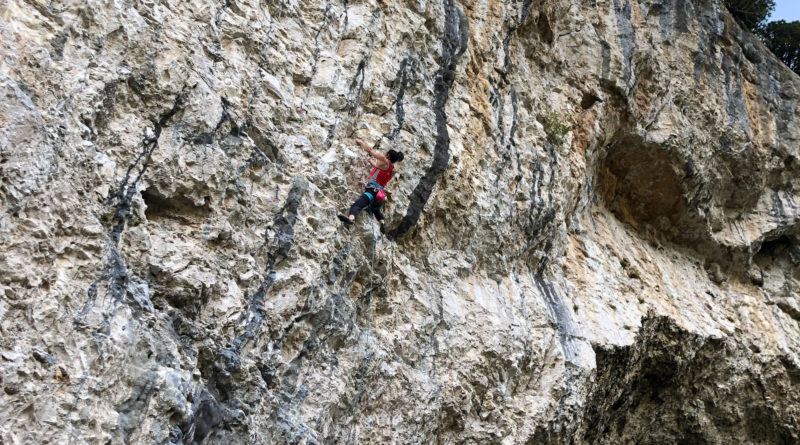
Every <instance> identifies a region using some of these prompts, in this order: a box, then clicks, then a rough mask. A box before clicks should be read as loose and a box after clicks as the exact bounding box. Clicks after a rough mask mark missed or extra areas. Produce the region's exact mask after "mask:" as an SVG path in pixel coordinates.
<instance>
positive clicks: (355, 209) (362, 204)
mask: <svg viewBox="0 0 800 445" xmlns="http://www.w3.org/2000/svg"><path fill="white" fill-rule="evenodd" d="M369 201H370V199H369V196H367V195H366V193H365V194H363V195H361V196H360V197H359V198H358V199H357V200H356V202H354V203H353V206H352V207H350V212H348V215H347V216H344V215H339V219H340V220H341V221H342V222H343V223H345V224H352V223H353V221H355V220H356V216H358V213H359V212H361V211H362V210H364V209H365V208H366V207H367V206H368V205H369Z"/></svg>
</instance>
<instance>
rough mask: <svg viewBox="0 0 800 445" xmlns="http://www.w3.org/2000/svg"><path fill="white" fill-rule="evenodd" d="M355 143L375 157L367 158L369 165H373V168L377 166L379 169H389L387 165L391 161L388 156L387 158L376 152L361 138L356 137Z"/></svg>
mask: <svg viewBox="0 0 800 445" xmlns="http://www.w3.org/2000/svg"><path fill="white" fill-rule="evenodd" d="M356 143H357V144H358V146H359V147H361V148H362V149H363V150H364V151H366V152H367V153H369V154H370V156H372V157H373V158H375V160H372V159H370V160H369V163H370V165H372V166H373V167H375V168H377V169H379V170H384V171H385V170H388V169H389V165H391V162H389V158H387V157H386V155H385V154H383V153H378V152H377V151H375V150H374V149H373V148H372V147H370V146H369V145H367V144H366V143H365V142H364V141H362V140H361V139H356Z"/></svg>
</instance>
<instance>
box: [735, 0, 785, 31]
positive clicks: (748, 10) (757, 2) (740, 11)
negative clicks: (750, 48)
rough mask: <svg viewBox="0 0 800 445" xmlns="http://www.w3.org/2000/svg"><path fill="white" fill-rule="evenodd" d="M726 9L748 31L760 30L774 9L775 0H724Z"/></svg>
mask: <svg viewBox="0 0 800 445" xmlns="http://www.w3.org/2000/svg"><path fill="white" fill-rule="evenodd" d="M724 2H725V6H726V7H727V8H728V11H730V12H731V14H732V15H733V16H734V17H735V18H736V20H738V21H739V23H741V24H742V25H744V26H745V27H746V28H747V29H749V30H750V31H753V32H754V33H758V32H760V31H761V30H762V29H763V27H764V23H765V22H766V20H767V17H768V16H769V15H770V14H771V13H772V11H773V10H774V9H775V0H724Z"/></svg>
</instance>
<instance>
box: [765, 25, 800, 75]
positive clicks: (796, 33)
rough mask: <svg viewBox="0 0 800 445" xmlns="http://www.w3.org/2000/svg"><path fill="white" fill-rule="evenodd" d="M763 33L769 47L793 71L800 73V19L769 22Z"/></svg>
mask: <svg viewBox="0 0 800 445" xmlns="http://www.w3.org/2000/svg"><path fill="white" fill-rule="evenodd" d="M761 35H762V39H763V41H764V44H765V45H767V48H769V49H770V51H772V52H773V53H774V54H775V55H776V56H778V58H779V59H781V61H783V63H785V64H786V66H788V67H789V68H791V69H792V71H794V72H795V73H797V74H800V21H794V22H785V21H783V20H780V21H777V22H770V23H767V25H766V26H764V29H763V30H762V31H761Z"/></svg>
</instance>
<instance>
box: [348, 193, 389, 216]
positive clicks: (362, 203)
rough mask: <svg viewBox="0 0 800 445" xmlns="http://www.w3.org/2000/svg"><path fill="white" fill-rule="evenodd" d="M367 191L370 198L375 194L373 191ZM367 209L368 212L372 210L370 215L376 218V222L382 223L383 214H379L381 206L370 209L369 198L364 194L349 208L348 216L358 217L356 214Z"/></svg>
mask: <svg viewBox="0 0 800 445" xmlns="http://www.w3.org/2000/svg"><path fill="white" fill-rule="evenodd" d="M367 191H368V192H370V194H371V195H372V196H375V193H377V192H375V190H374V189H367ZM367 207H369V208H370V210H372V213H373V214H374V215H375V218H377V219H378V221H383V213H382V212H381V207H383V205H382V204H381V205H378V206H372V207H371V206H370V199H369V196H367V194H366V193H362V194H361V196H359V197H358V199H357V200H356V202H354V203H353V206H352V207H350V212H349V214H350V215H353V216H358V213H359V212H360V211H362V210H364V209H366V208H367Z"/></svg>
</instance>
